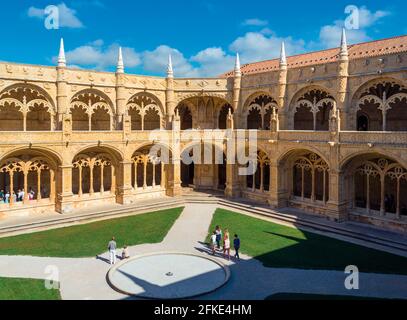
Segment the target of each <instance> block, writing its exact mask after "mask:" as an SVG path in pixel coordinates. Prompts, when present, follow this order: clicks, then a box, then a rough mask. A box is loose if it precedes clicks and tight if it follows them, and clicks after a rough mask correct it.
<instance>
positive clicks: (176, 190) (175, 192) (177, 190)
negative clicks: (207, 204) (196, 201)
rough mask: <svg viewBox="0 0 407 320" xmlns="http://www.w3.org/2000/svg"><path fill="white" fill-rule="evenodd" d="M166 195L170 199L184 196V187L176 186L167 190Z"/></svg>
mask: <svg viewBox="0 0 407 320" xmlns="http://www.w3.org/2000/svg"><path fill="white" fill-rule="evenodd" d="M165 194H166V195H167V196H169V197H176V196H180V195H182V187H181V185H176V186H173V187H169V188H167V190H166V191H165Z"/></svg>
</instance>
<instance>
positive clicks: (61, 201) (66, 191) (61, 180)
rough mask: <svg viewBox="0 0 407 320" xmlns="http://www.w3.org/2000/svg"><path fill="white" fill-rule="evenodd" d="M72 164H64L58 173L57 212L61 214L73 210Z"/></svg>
mask: <svg viewBox="0 0 407 320" xmlns="http://www.w3.org/2000/svg"><path fill="white" fill-rule="evenodd" d="M72 168H73V166H72V164H64V165H61V166H60V167H59V168H58V172H57V193H58V196H57V202H56V205H55V208H56V211H57V212H59V213H70V212H71V211H72V210H73V199H72V197H73V194H72Z"/></svg>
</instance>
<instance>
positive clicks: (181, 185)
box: [0, 35, 407, 231]
mask: <svg viewBox="0 0 407 320" xmlns="http://www.w3.org/2000/svg"><path fill="white" fill-rule="evenodd" d="M406 47H407V37H396V38H391V39H386V40H381V41H376V42H374V43H365V44H357V45H353V46H348V45H347V44H346V37H345V35H343V36H342V41H341V44H340V47H339V48H336V49H335V50H334V49H331V51H329V50H327V51H326V52H325V51H322V52H317V53H307V54H303V55H300V56H295V57H286V55H285V50H284V47H283V46H282V50H281V56H280V58H279V59H275V60H270V61H267V62H262V63H263V64H260V63H252V64H246V65H243V66H241V65H240V61H239V58H238V57H237V59H236V65H235V68H234V70H233V71H231V72H229V73H226V74H224V75H221V76H219V77H217V78H201V79H195V78H194V79H192V78H175V77H174V71H175V72H176V70H173V68H172V63H171V60H170V61H169V64H168V70H167V77H163V78H161V77H148V76H138V75H131V74H127V73H125V72H124V66H123V57H122V56H121V54H120V55H119V60H118V68H117V72H116V73H109V72H96V71H89V70H76V69H71V68H68V67H67V66H66V60H65V55H64V48H63V43H62V44H61V50H60V55H59V59H58V66H57V67H47V66H31V65H22V64H12V63H4V62H1V63H0V136H1V139H0V190H2V194H3V198H2V199H1V198H0V202H2V203H1V204H0V211H1V212H2V213H3V214H5V215H13V214H16V213H19V212H22V211H24V212H29V213H30V214H36V213H37V212H42V211H47V210H55V211H57V212H59V213H62V214H63V213H67V212H71V211H72V210H75V209H76V208H82V207H92V206H96V205H98V204H103V203H119V204H130V203H135V204H136V203H137V201H138V200H139V199H143V198H152V197H163V196H178V195H182V194H183V192H184V191H185V190H187V189H191V188H193V189H199V190H201V189H205V190H216V191H218V192H219V191H222V192H224V194H225V196H226V197H228V198H231V199H239V198H246V199H250V200H252V201H256V202H258V203H262V204H265V205H268V206H270V207H272V208H285V207H294V208H296V209H300V210H303V211H304V212H307V213H309V214H316V215H321V216H325V217H327V218H329V219H331V220H335V221H344V220H354V221H359V222H364V223H370V224H374V225H377V226H380V227H385V228H392V229H396V230H401V231H407V202H406V200H405V199H406V198H407V169H406V168H407V80H406V79H407V71H406V69H407V53H406V50H405V48H406ZM332 50H334V54H333V55H332ZM328 51H329V52H328ZM366 52H368V53H366ZM208 132H209V136H210V139H209V140H207V139H205V137H207V134H208ZM253 133H255V134H256V139H255V144H256V152H255V156H254V157H253V159H252V160H251V161H253V164H254V167H255V168H256V170H255V172H254V173H253V174H250V175H240V174H239V172H240V170H239V169H241V168H245V167H247V166H248V163H239V162H238V161H232V162H229V160H230V159H228V157H227V154H228V151H230V150H229V148H231V149H234V151H236V152H237V153H245V152H246V150H247V148H248V144H249V143H252V142H253V141H252V140H250V139H249V137H250V135H251V134H253ZM161 136H162V137H164V138H160V137H161ZM157 144H158V145H161V149H160V150H159V152H158V153H156V154H155V155H154V154H152V153H151V152H150V151H151V150H152V148H154V147H155V146H157ZM197 145H200V146H201V147H202V148H200V149H199V148H196V146H197ZM205 148H209V149H210V153H212V154H213V155H214V157H212V159H211V160H210V162H209V163H208V162H205V161H204V162H202V161H195V162H192V163H183V161H181V158H182V156H183V155H188V157H190V158H194V159H196V160H197V159H201V160H202V159H203V150H204V149H205ZM163 152H164V153H167V154H168V155H169V159H170V161H169V162H167V163H166V162H162V161H160V160H161V158H162V157H161V153H163ZM200 152H202V154H199V153H200ZM215 154H216V155H217V156H215ZM219 159H220V160H221V161H220V163H219V161H218V160H219ZM236 159H237V158H236V155H235V158H234V160H236ZM22 191H23V193H22ZM13 193H14V195H13ZM7 194H8V198H7V200H6V199H5V198H6V195H7ZM19 194H20V195H21V194H24V196H23V197H22V198H20V197H19V196H18V195H19ZM2 200H3V201H2Z"/></svg>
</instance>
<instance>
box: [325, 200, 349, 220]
mask: <svg viewBox="0 0 407 320" xmlns="http://www.w3.org/2000/svg"><path fill="white" fill-rule="evenodd" d="M326 208H327V209H326V215H327V217H328V218H329V219H330V220H332V221H336V222H343V221H346V220H348V203H347V202H344V203H340V204H338V203H333V202H329V201H328V202H327V203H326Z"/></svg>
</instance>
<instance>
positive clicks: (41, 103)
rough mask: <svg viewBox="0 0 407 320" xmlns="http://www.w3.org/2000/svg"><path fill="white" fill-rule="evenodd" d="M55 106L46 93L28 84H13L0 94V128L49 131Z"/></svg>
mask: <svg viewBox="0 0 407 320" xmlns="http://www.w3.org/2000/svg"><path fill="white" fill-rule="evenodd" d="M54 129H55V108H54V106H53V105H52V104H51V102H50V100H48V98H47V97H46V94H45V93H43V92H42V91H41V89H37V88H36V87H32V86H29V85H21V86H13V87H12V88H10V89H7V90H5V91H3V92H2V93H1V94H0V130H3V131H50V130H54Z"/></svg>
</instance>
